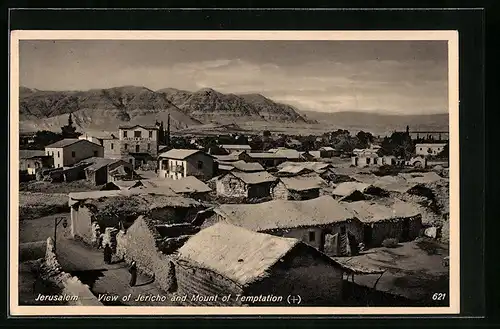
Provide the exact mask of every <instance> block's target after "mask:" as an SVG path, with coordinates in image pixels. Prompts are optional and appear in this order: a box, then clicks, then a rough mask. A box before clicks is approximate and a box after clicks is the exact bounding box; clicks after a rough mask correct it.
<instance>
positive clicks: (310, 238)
mask: <svg viewBox="0 0 500 329" xmlns="http://www.w3.org/2000/svg"><path fill="white" fill-rule="evenodd" d="M314 240H316V232H314V231H310V232H309V242H314Z"/></svg>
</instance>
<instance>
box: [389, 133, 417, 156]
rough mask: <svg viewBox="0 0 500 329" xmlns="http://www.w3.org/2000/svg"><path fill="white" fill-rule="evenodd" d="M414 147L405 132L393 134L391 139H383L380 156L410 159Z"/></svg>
mask: <svg viewBox="0 0 500 329" xmlns="http://www.w3.org/2000/svg"><path fill="white" fill-rule="evenodd" d="M414 151H415V146H414V145H413V141H412V140H411V137H410V134H409V133H407V132H394V133H392V135H391V137H385V138H384V140H383V141H382V145H381V153H382V155H394V156H396V157H401V158H405V159H407V158H410V157H411V156H412V154H413V152H414Z"/></svg>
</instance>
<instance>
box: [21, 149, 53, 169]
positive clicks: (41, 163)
mask: <svg viewBox="0 0 500 329" xmlns="http://www.w3.org/2000/svg"><path fill="white" fill-rule="evenodd" d="M53 166H54V158H53V157H52V156H49V155H46V154H45V151H42V150H19V170H20V171H25V172H27V174H28V175H35V174H36V172H37V171H39V170H42V168H43V169H47V168H51V167H53Z"/></svg>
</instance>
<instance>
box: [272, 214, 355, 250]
mask: <svg viewBox="0 0 500 329" xmlns="http://www.w3.org/2000/svg"><path fill="white" fill-rule="evenodd" d="M342 227H345V229H346V231H349V232H351V233H352V234H353V235H354V237H355V238H356V242H357V243H359V242H361V241H363V233H364V231H363V224H362V223H361V222H360V221H358V220H355V219H354V220H348V221H343V222H338V223H334V224H330V225H323V226H311V227H297V228H289V229H274V230H268V231H263V233H267V234H272V235H276V236H282V237H286V238H295V239H299V240H301V241H302V242H304V243H306V244H308V245H310V246H312V247H314V248H316V249H318V250H320V251H323V249H324V244H325V235H326V234H337V233H340V232H341V231H342ZM310 232H314V239H313V240H311V239H310V237H311V236H310Z"/></svg>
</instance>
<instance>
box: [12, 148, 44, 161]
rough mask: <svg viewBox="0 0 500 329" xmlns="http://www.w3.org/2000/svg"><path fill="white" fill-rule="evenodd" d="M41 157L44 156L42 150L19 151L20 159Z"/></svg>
mask: <svg viewBox="0 0 500 329" xmlns="http://www.w3.org/2000/svg"><path fill="white" fill-rule="evenodd" d="M42 156H46V155H45V151H43V150H19V158H20V159H30V158H35V157H42Z"/></svg>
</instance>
